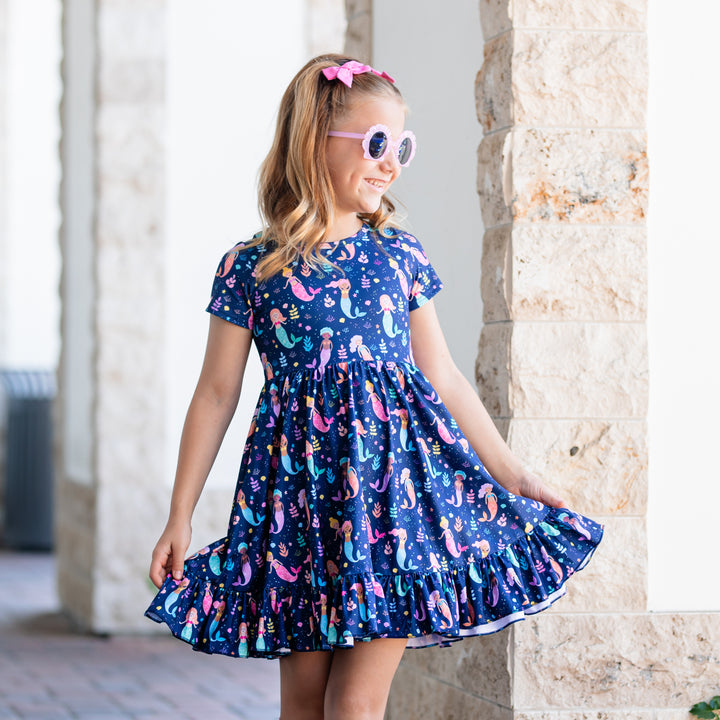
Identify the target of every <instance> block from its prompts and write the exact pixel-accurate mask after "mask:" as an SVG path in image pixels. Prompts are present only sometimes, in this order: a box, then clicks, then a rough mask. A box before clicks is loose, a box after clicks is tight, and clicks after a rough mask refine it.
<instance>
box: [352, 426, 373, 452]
mask: <svg viewBox="0 0 720 720" xmlns="http://www.w3.org/2000/svg"><path fill="white" fill-rule="evenodd" d="M352 424H353V427H354V428H355V438H356V440H357V446H358V457H359V459H360V462H365V461H366V460H369V459H370V458H373V457H375V453H371V452H366V451H365V444H364V442H363V438H364V437H365V436H366V435H367V430H366V429H365V426H364V425H363V424H362V420H360V418H356V419H355V420H353V421H352Z"/></svg>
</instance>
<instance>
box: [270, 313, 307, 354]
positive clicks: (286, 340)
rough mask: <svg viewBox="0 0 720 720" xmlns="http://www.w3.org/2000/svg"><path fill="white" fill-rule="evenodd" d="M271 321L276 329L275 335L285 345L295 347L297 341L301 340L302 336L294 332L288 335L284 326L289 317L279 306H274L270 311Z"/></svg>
mask: <svg viewBox="0 0 720 720" xmlns="http://www.w3.org/2000/svg"><path fill="white" fill-rule="evenodd" d="M270 322H271V323H272V325H273V328H274V330H275V337H277V339H278V342H279V343H280V344H281V345H284V346H285V347H286V348H291V347H295V343H297V342H300V340H302V338H298V337H295V336H294V335H293V334H292V333H291V334H290V337H288V334H287V332H286V331H285V328H284V327H283V326H282V324H283V323H285V322H287V318H286V317H285V316H284V315H283V314H282V313H281V312H280V310H279V309H278V308H273V309H272V310H271V311H270Z"/></svg>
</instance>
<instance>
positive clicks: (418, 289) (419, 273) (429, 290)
mask: <svg viewBox="0 0 720 720" xmlns="http://www.w3.org/2000/svg"><path fill="white" fill-rule="evenodd" d="M406 239H407V241H408V244H409V248H410V255H411V258H410V262H409V265H410V267H411V268H412V281H411V282H412V284H411V286H410V295H409V297H408V300H409V304H408V306H409V308H410V310H417V309H418V308H419V307H422V306H423V305H424V304H425V303H426V302H427V301H428V300H430V298H432V297H433V296H434V295H437V293H439V292H440V290H442V287H443V284H442V281H441V280H440V278H439V277H438V274H437V273H436V272H435V268H434V267H433V266H432V265H431V264H430V260H428V257H427V255H426V254H425V251H424V250H423V248H422V245H421V244H420V241H419V240H418V239H417V238H416V237H413V236H412V235H407V236H406Z"/></svg>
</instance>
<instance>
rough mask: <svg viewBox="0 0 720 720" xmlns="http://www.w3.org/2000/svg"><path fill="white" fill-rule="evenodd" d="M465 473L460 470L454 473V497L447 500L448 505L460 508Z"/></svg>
mask: <svg viewBox="0 0 720 720" xmlns="http://www.w3.org/2000/svg"><path fill="white" fill-rule="evenodd" d="M465 477H466V475H465V473H464V472H463V471H462V470H456V471H455V497H454V498H447V500H446V502H447V503H448V505H452V506H453V507H460V506H461V505H462V502H463V490H464V488H465Z"/></svg>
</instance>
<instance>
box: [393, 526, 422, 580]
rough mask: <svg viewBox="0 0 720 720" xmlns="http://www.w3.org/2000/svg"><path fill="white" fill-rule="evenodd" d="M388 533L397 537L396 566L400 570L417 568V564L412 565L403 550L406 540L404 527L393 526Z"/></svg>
mask: <svg viewBox="0 0 720 720" xmlns="http://www.w3.org/2000/svg"><path fill="white" fill-rule="evenodd" d="M390 534H391V535H394V536H395V537H396V538H397V539H398V548H397V552H396V554H395V559H396V560H397V564H398V567H399V568H400V569H401V570H405V571H407V570H417V565H413V563H412V561H411V560H408V557H407V552H406V550H405V543H406V542H407V530H406V529H405V528H401V527H400V528H393V529H392V530H390Z"/></svg>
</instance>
